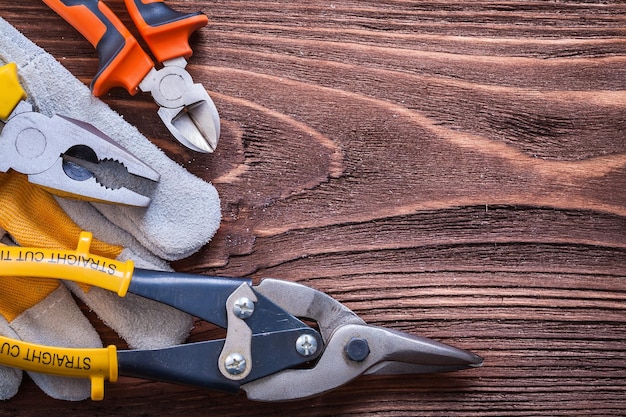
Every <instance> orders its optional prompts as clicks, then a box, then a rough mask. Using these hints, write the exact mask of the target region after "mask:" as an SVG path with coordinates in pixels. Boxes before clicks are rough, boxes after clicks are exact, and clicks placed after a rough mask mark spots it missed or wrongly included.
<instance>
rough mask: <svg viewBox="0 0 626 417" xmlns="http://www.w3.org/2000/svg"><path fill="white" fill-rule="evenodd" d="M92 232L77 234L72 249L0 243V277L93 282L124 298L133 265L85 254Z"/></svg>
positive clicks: (130, 262)
mask: <svg viewBox="0 0 626 417" xmlns="http://www.w3.org/2000/svg"><path fill="white" fill-rule="evenodd" d="M91 239H92V235H91V233H89V232H82V233H81V234H80V238H79V242H78V247H77V249H76V250H74V251H70V250H56V249H40V248H26V247H20V246H0V276H9V277H11V276H13V277H14V276H22V277H38V278H57V279H65V280H70V281H76V282H80V283H83V284H89V285H94V286H96V287H100V288H104V289H106V290H109V291H114V292H116V293H117V295H119V296H120V297H124V296H125V295H126V292H127V291H128V286H129V285H130V280H131V278H132V276H133V271H134V269H135V265H134V263H133V261H131V260H128V261H126V262H121V261H116V260H114V259H109V258H105V257H103V256H97V255H92V254H90V253H89V247H90V246H91Z"/></svg>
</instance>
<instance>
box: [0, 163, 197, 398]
mask: <svg viewBox="0 0 626 417" xmlns="http://www.w3.org/2000/svg"><path fill="white" fill-rule="evenodd" d="M93 220H94V221H95V222H96V223H100V224H101V225H105V224H106V223H109V222H108V221H106V220H105V219H104V218H102V217H101V216H100V217H99V218H98V217H95V218H94V219H93ZM106 226H107V227H110V228H113V229H117V228H116V226H114V225H113V224H111V223H109V224H108V225H106ZM0 227H1V228H2V229H4V230H5V231H8V232H9V233H8V235H5V236H4V241H5V242H6V243H9V244H10V243H12V242H11V241H13V242H15V243H17V244H19V245H21V246H31V247H42V248H59V249H74V248H75V247H76V245H77V244H78V236H79V234H80V232H81V228H80V227H79V226H78V225H77V224H76V223H74V222H73V221H72V219H71V218H70V217H68V216H67V214H66V213H65V212H64V211H63V210H62V209H61V207H60V206H59V205H58V204H57V202H56V200H55V199H54V198H53V197H52V196H51V195H50V194H49V193H48V192H46V191H44V190H43V189H41V188H39V187H38V186H35V185H32V184H30V183H29V182H27V181H26V178H25V176H22V175H20V174H17V173H15V172H9V173H7V174H4V173H0ZM117 233H118V234H119V235H120V236H122V235H123V234H124V232H123V231H121V230H119V229H118V230H117ZM9 237H10V240H9V239H7V238H9ZM127 241H129V242H131V241H132V239H130V238H128V237H127ZM91 250H92V252H93V253H94V254H98V255H101V256H106V257H111V258H117V259H120V260H126V259H128V258H132V259H133V260H135V261H137V263H138V264H143V265H146V266H148V267H152V268H160V269H163V268H164V265H163V263H162V262H161V261H159V260H158V259H155V258H154V257H152V259H150V257H149V256H148V257H145V258H147V259H144V258H139V254H137V253H135V252H133V251H132V249H125V248H123V247H122V246H119V245H113V244H110V243H106V242H103V241H101V240H96V241H94V243H93V244H92V247H91ZM68 284H70V283H68ZM71 284H73V283H71ZM71 287H72V291H73V292H75V294H76V295H78V296H79V297H80V298H82V299H84V300H85V302H86V303H87V304H88V305H91V307H92V308H93V309H94V310H95V311H96V312H99V313H98V314H99V315H100V317H101V318H102V319H103V321H104V322H105V324H107V325H108V326H109V327H111V328H113V329H114V330H116V331H117V332H118V333H119V334H120V336H121V337H122V338H124V339H125V340H126V341H127V343H128V344H129V346H132V347H136V348H150V347H157V346H158V347H161V346H167V345H173V344H177V343H179V342H181V341H182V340H184V339H185V338H186V337H187V335H188V332H189V330H190V329H191V318H190V317H189V316H188V315H186V314H184V313H182V312H180V311H178V310H176V309H173V308H170V307H167V306H164V305H162V304H159V303H155V302H153V301H150V300H146V299H143V298H141V297H136V296H134V297H131V298H128V297H125V298H119V297H117V298H116V297H109V295H113V296H115V294H113V293H111V292H106V291H98V290H100V289H99V288H89V287H87V286H78V285H71ZM129 295H130V294H129ZM0 315H1V316H2V318H3V319H4V320H0V333H2V334H4V335H6V336H9V337H16V338H18V339H22V340H25V341H30V342H34V343H40V344H47V345H56V346H67V347H101V346H102V342H101V341H100V338H99V336H98V334H97V333H96V331H95V330H94V328H93V327H92V325H91V324H90V323H89V321H88V320H87V319H86V318H85V317H84V316H83V314H82V313H81V311H80V309H79V307H78V306H77V305H76V303H75V301H74V299H73V297H72V295H71V294H70V291H68V289H67V288H66V287H65V285H63V284H62V283H61V282H60V281H58V280H52V279H43V278H21V277H16V278H5V279H2V280H0ZM21 374H22V373H21V371H17V370H13V369H9V368H2V371H0V378H1V379H0V398H2V399H6V398H10V397H11V396H13V395H14V394H15V393H16V392H17V389H18V387H19V384H20V381H21ZM30 375H31V378H32V379H33V380H34V381H35V383H36V384H37V385H38V386H39V387H40V388H41V389H42V390H43V391H44V392H45V393H47V394H48V395H50V396H51V397H54V398H58V399H66V400H82V399H85V398H88V397H89V396H90V384H89V381H87V380H81V379H74V378H63V377H53V376H49V375H43V374H37V373H30Z"/></svg>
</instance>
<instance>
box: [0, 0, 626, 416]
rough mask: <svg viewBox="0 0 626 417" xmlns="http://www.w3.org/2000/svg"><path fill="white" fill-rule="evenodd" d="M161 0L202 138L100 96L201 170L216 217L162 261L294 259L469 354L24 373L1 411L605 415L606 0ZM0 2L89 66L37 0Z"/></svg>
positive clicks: (286, 268) (266, 267)
mask: <svg viewBox="0 0 626 417" xmlns="http://www.w3.org/2000/svg"><path fill="white" fill-rule="evenodd" d="M108 4H109V5H110V6H111V7H112V8H113V9H114V10H115V11H116V12H119V15H120V16H121V17H122V18H123V20H124V21H125V22H127V23H129V20H128V18H127V15H126V14H125V12H124V7H123V2H122V1H121V0H110V1H108ZM169 4H170V5H171V6H173V7H174V8H177V9H179V10H188V11H195V10H198V9H200V10H203V11H204V12H205V13H207V14H208V15H209V17H210V19H211V21H210V24H209V25H208V27H206V28H204V29H202V30H201V31H200V32H199V33H198V34H197V35H195V36H194V37H193V39H192V45H193V47H194V51H195V54H194V56H193V57H192V58H191V60H190V66H189V71H190V73H191V74H192V75H193V77H194V79H195V80H196V81H197V82H201V83H203V84H204V85H205V87H207V89H208V90H209V91H210V93H211V95H212V97H213V98H214V100H215V102H216V104H217V107H218V108H219V111H220V113H221V118H222V137H221V141H220V144H219V147H218V150H217V151H216V152H215V153H214V154H212V155H200V154H197V153H193V152H190V151H187V150H185V149H183V148H182V147H181V146H179V145H178V144H177V143H176V142H174V141H173V140H171V139H170V138H169V135H168V133H167V131H166V130H165V128H164V127H163V126H162V125H161V124H160V121H159V120H158V118H157V116H156V114H155V106H154V104H153V103H152V102H151V100H150V98H149V97H148V96H145V95H139V96H136V97H133V98H130V97H129V96H128V95H127V94H126V93H125V92H123V91H115V92H112V93H111V94H110V95H107V96H106V97H104V100H105V101H106V102H107V103H109V104H110V105H111V106H112V107H113V108H114V109H116V110H118V111H119V112H120V113H122V114H123V115H124V116H125V117H126V119H127V120H129V121H130V122H131V123H133V124H135V125H137V126H138V128H139V129H140V130H141V131H142V132H144V133H145V134H146V135H147V136H148V137H149V138H151V139H152V140H153V141H154V142H155V143H157V144H158V145H159V146H161V147H162V148H163V149H164V150H165V151H166V152H167V153H168V155H170V156H171V157H172V158H173V159H174V160H175V161H177V162H179V163H180V164H182V165H184V166H185V167H186V168H187V169H188V170H189V171H191V172H192V173H194V174H196V175H198V176H200V177H202V178H204V179H206V180H207V181H212V182H213V183H214V184H215V186H216V187H217V188H218V190H219V192H220V195H221V199H222V210H223V222H222V226H221V228H220V230H219V232H218V233H217V235H216V236H215V238H214V239H213V241H212V242H211V244H209V245H208V246H207V247H205V248H203V250H202V251H200V252H199V253H198V254H196V255H194V256H192V257H190V258H189V259H185V260H182V261H180V262H177V263H175V264H174V266H175V267H176V268H177V269H178V270H181V271H192V272H197V273H207V274H223V275H232V276H251V277H254V278H260V277H266V276H272V277H277V278H283V279H287V280H293V281H297V282H301V283H304V284H307V285H310V286H313V287H315V288H318V289H320V290H322V291H326V292H328V293H329V294H330V295H332V296H333V297H335V298H336V299H338V300H340V301H341V302H343V303H345V304H346V305H347V306H349V307H350V308H352V309H354V310H355V311H356V312H357V313H358V314H360V315H361V316H362V317H363V318H364V319H365V320H366V321H368V322H370V323H372V324H375V325H383V326H387V327H391V328H395V329H399V330H403V331H408V332H414V333H419V334H422V335H425V336H428V337H432V338H435V339H438V340H441V341H443V342H447V343H451V344H454V345H457V346H460V347H463V348H466V349H469V350H472V351H474V352H476V353H478V354H480V355H482V356H484V358H485V366H484V367H483V368H481V369H477V370H470V371H464V372H457V373H452V374H446V375H434V376H418V377H410V376H402V377H363V378H360V379H358V380H357V381H354V382H353V383H351V384H349V385H347V386H345V387H343V388H341V389H338V390H336V391H334V392H332V393H330V394H327V395H324V396H321V397H317V398H313V399H308V400H303V401H297V402H293V403H286V404H265V403H253V402H250V401H247V400H246V399H245V397H244V396H243V395H239V396H232V395H225V394H220V393H215V392H209V391H204V390H198V389H193V388H188V387H180V386H174V385H168V384H162V383H154V382H145V381H136V380H131V379H124V380H123V381H121V383H118V384H109V385H108V386H107V389H106V391H107V393H106V394H107V398H106V399H105V401H103V402H101V403H91V402H89V401H86V402H80V403H66V402H61V401H55V400H51V399H49V398H47V397H46V396H45V395H44V394H42V393H41V392H40V391H39V390H38V389H37V388H36V386H35V385H34V384H33V383H32V382H30V381H25V383H24V385H23V387H22V391H21V392H20V393H19V394H18V395H17V396H16V397H15V398H14V399H12V400H10V401H7V402H4V403H2V404H0V415H7V416H8V415H20V416H30V415H32V416H36V415H42V414H44V413H45V414H46V415H56V414H62V413H63V414H71V415H91V416H104V415H120V416H122V415H123V416H131V415H133V416H146V415H185V416H188V415H215V416H273V415H286V416H287V415H289V416H293V415H297V416H299V417H304V416H327V415H328V416H330V415H333V416H360V415H380V416H427V415H428V416H432V415H438V416H496V415H497V416H507V415H511V416H547V415H550V416H570V415H579V416H580V415H596V416H609V415H625V414H626V412H625V411H623V409H624V407H625V404H624V400H625V399H626V393H625V388H626V382H625V378H626V343H625V341H624V339H625V337H626V329H625V324H626V303H625V301H626V300H625V299H626V275H625V273H626V268H625V267H626V139H625V135H624V130H625V127H626V122H625V117H624V116H625V110H626V91H625V87H626V69H625V66H626V38H625V35H626V5H625V4H624V3H623V2H618V1H604V2H599V1H598V2H596V1H593V2H592V1H589V2H583V1H516V0H510V1H505V0H502V1H459V2H455V3H451V2H448V1H443V0H432V1H423V2H422V1H408V0H407V1H403V0H385V1H379V0H377V1H350V0H336V1H334V0H333V1H305V2H294V1H245V0H242V1H230V0H221V1H194V2H192V1H169ZM0 15H1V16H2V17H3V18H5V19H6V20H8V21H9V22H10V23H12V24H13V25H15V26H16V27H17V28H18V29H20V30H21V31H22V32H23V33H24V34H25V35H27V36H28V37H30V38H31V39H32V40H33V41H35V42H36V43H37V44H39V45H40V46H42V47H44V48H45V49H47V50H48V51H49V52H50V53H51V54H53V55H54V56H55V57H57V58H58V59H59V60H60V61H61V62H62V63H63V64H64V65H66V66H67V68H69V69H70V70H71V71H72V72H73V73H74V74H75V75H76V76H77V77H79V78H80V79H81V80H84V82H85V83H88V82H89V81H90V79H91V77H92V76H93V74H95V71H96V69H97V58H96V55H95V53H94V51H93V49H92V48H91V46H90V45H89V44H88V43H87V42H86V41H84V40H83V39H82V38H81V37H80V36H79V35H78V34H77V33H76V32H75V31H74V30H73V29H71V28H69V27H68V26H67V25H66V24H65V23H64V22H63V21H62V20H61V19H60V18H59V17H58V16H56V15H55V14H54V13H52V12H51V11H50V10H48V9H47V8H46V7H45V6H44V5H43V3H42V2H40V1H36V0H20V1H6V0H1V1H0ZM97 325H98V328H99V329H100V330H102V332H103V335H104V338H105V340H115V336H114V335H111V334H110V331H107V329H105V328H104V327H103V326H102V325H101V324H97ZM210 333H211V332H209V331H208V330H207V331H204V333H203V327H202V326H200V327H198V328H197V329H196V331H195V333H194V336H193V337H195V338H201V337H202V336H205V335H207V334H210Z"/></svg>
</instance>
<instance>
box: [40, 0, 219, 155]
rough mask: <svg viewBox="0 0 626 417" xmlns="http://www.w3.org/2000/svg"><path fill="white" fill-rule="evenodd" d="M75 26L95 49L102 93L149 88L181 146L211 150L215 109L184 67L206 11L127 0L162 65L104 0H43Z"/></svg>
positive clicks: (94, 86)
mask: <svg viewBox="0 0 626 417" xmlns="http://www.w3.org/2000/svg"><path fill="white" fill-rule="evenodd" d="M43 1H44V3H46V4H47V5H48V6H50V8H52V9H53V10H54V11H56V12H57V13H58V14H59V15H60V16H61V17H63V18H64V19H65V20H66V21H67V22H68V23H70V24H71V25H72V26H74V28H76V29H77V30H78V31H79V32H80V33H81V34H82V35H83V36H84V37H85V38H86V39H87V40H88V41H89V42H90V43H91V44H92V45H93V46H94V47H95V48H96V50H97V52H98V58H99V63H100V69H99V70H98V73H97V74H96V76H95V77H94V79H93V81H92V83H91V90H92V93H93V94H94V95H95V96H97V97H100V96H102V95H103V94H105V93H106V92H107V91H109V90H110V89H111V88H113V87H122V88H124V89H126V90H127V91H128V92H129V93H130V94H131V95H134V94H135V93H136V92H137V91H138V90H141V91H143V92H150V93H151V94H152V97H153V98H154V100H155V102H156V103H157V104H158V105H159V107H160V108H159V111H158V114H159V117H160V118H161V120H162V121H163V123H164V124H165V126H166V127H167V128H168V130H169V131H170V132H171V133H172V135H173V136H174V137H175V138H176V139H177V140H178V141H179V142H180V143H182V144H183V145H185V146H187V147H188V148H190V149H193V150H195V151H198V152H213V150H214V149H215V147H216V146H217V142H218V139H219V135H220V120H219V115H218V113H217V108H216V107H215V104H214V103H213V100H211V97H210V96H209V94H208V93H207V91H206V90H205V89H204V87H203V86H202V85H201V84H194V82H193V80H192V78H191V75H189V73H188V72H187V71H186V70H185V67H186V66H187V61H186V58H188V57H189V56H191V54H192V50H191V48H190V46H189V42H188V38H189V36H190V35H191V34H192V33H193V32H195V31H196V30H198V29H199V28H201V27H203V26H205V25H206V24H207V23H208V18H207V17H206V15H204V14H203V13H190V14H185V13H179V12H176V11H174V10H172V9H171V8H169V7H168V6H166V5H165V4H164V3H163V0H125V3H126V8H127V9H128V11H129V14H130V16H131V18H132V20H133V22H134V23H135V26H136V27H137V30H138V31H139V33H140V34H141V36H142V38H143V39H144V40H145V42H146V44H147V45H148V47H149V48H150V51H151V52H152V54H153V55H154V56H155V57H156V59H157V60H158V61H159V62H160V63H162V64H163V67H162V68H161V69H159V70H157V69H156V68H155V64H154V62H153V61H152V59H151V58H150V56H148V54H147V53H146V52H145V51H144V50H143V49H142V48H141V46H140V45H139V43H138V42H137V40H136V39H135V38H134V37H133V35H132V34H131V33H130V32H129V30H128V29H127V28H126V27H125V26H124V24H123V23H122V22H121V20H120V19H119V18H118V17H117V16H116V15H115V14H114V13H113V11H111V9H110V8H109V7H107V6H106V5H105V4H104V3H103V2H102V1H100V0H43Z"/></svg>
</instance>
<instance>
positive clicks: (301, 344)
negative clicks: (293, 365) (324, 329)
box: [296, 334, 317, 356]
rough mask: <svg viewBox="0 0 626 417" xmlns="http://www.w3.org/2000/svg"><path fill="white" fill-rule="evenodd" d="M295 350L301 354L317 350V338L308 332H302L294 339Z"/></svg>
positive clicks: (308, 354) (304, 354)
mask: <svg viewBox="0 0 626 417" xmlns="http://www.w3.org/2000/svg"><path fill="white" fill-rule="evenodd" d="M296 350H297V351H298V353H299V354H300V355H302V356H311V355H313V354H315V352H316V351H317V339H316V338H315V337H313V336H311V335H310V334H303V335H302V336H300V337H299V338H298V340H296Z"/></svg>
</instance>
